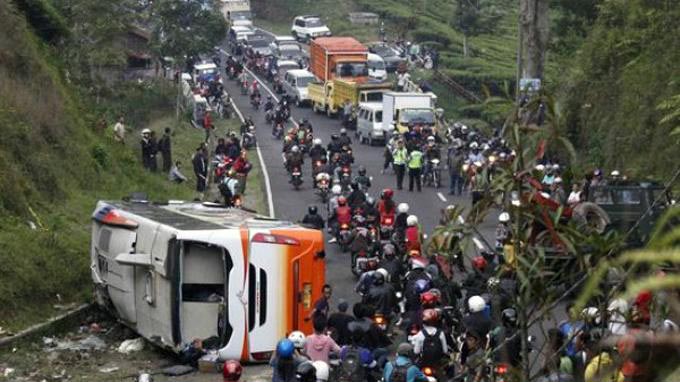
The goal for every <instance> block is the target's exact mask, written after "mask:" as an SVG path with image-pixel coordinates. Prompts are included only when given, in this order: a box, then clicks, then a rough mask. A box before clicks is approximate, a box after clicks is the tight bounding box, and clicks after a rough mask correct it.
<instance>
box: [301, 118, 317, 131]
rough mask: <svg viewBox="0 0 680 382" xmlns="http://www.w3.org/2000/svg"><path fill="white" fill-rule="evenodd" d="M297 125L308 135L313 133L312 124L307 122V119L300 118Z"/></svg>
mask: <svg viewBox="0 0 680 382" xmlns="http://www.w3.org/2000/svg"><path fill="white" fill-rule="evenodd" d="M299 125H300V128H301V129H304V130H305V131H306V132H307V133H310V134H313V133H314V129H313V128H312V123H311V122H309V120H308V119H307V118H302V119H301V120H300V123H299Z"/></svg>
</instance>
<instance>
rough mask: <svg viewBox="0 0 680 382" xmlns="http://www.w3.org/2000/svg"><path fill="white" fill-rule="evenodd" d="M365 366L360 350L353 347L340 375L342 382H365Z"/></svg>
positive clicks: (348, 352)
mask: <svg viewBox="0 0 680 382" xmlns="http://www.w3.org/2000/svg"><path fill="white" fill-rule="evenodd" d="M364 374H365V373H364V366H363V365H362V364H361V359H360V357H359V349H357V348H356V347H351V348H349V349H348V350H347V354H345V357H344V359H343V360H342V363H341V364H340V371H339V373H338V381H340V382H363V381H364V380H365V378H364V377H365V375H364Z"/></svg>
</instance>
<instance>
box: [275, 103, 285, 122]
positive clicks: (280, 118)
mask: <svg viewBox="0 0 680 382" xmlns="http://www.w3.org/2000/svg"><path fill="white" fill-rule="evenodd" d="M286 119H287V117H286V111H285V110H284V109H283V108H282V107H281V106H277V107H276V109H275V111H274V123H275V124H277V125H278V124H281V125H285V123H286Z"/></svg>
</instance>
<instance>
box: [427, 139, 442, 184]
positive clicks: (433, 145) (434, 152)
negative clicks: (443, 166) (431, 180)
mask: <svg viewBox="0 0 680 382" xmlns="http://www.w3.org/2000/svg"><path fill="white" fill-rule="evenodd" d="M424 151H425V152H424V154H425V168H424V169H423V175H426V174H429V172H430V170H432V160H433V159H437V160H439V161H441V159H442V153H441V150H440V148H439V146H438V145H437V142H436V141H435V138H434V135H430V136H429V137H427V145H426V146H425V149H424Z"/></svg>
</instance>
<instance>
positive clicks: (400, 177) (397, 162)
mask: <svg viewBox="0 0 680 382" xmlns="http://www.w3.org/2000/svg"><path fill="white" fill-rule="evenodd" d="M407 161H408V151H407V150H406V147H405V146H404V141H403V140H401V139H400V140H398V141H397V147H396V148H395V149H394V150H393V151H392V167H393V168H394V173H395V174H397V189H398V190H401V189H403V188H404V173H406V162H407Z"/></svg>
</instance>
